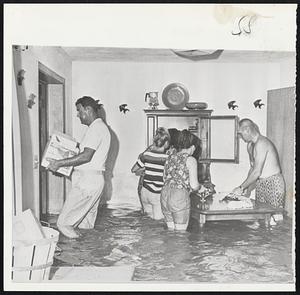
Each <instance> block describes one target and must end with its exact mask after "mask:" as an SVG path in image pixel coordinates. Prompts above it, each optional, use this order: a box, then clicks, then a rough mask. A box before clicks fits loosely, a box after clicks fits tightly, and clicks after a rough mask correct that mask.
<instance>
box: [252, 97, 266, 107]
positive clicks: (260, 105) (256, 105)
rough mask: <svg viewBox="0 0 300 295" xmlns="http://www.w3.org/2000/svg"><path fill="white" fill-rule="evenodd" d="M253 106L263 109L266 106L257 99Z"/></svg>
mask: <svg viewBox="0 0 300 295" xmlns="http://www.w3.org/2000/svg"><path fill="white" fill-rule="evenodd" d="M253 105H254V106H255V108H260V109H261V107H262V106H264V105H265V104H264V103H261V99H257V100H256V101H254V102H253Z"/></svg>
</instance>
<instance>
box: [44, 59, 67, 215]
mask: <svg viewBox="0 0 300 295" xmlns="http://www.w3.org/2000/svg"><path fill="white" fill-rule="evenodd" d="M40 73H42V74H43V75H44V76H46V78H47V79H46V80H47V81H43V83H44V84H61V85H62V88H63V95H62V99H63V104H62V105H63V110H62V120H63V132H65V131H66V95H65V78H63V77H61V76H59V75H58V74H57V73H55V72H54V71H53V70H51V69H49V68H48V67H46V66H45V65H44V64H42V63H41V62H38V83H40V82H41V80H40ZM45 82H46V83H45ZM39 97H40V94H39ZM46 102H47V106H46V112H47V114H48V111H49V109H48V97H47V98H46ZM46 121H47V122H46V126H47V131H48V124H49V118H48V115H47V118H46ZM38 126H39V127H38V130H39V143H38V144H39V156H40V155H42V153H43V151H41V148H40V132H41V131H40V117H39V119H38ZM41 160H42V159H41V158H40V162H41ZM48 173H49V172H48ZM38 175H39V189H38V191H39V208H40V210H39V211H40V212H39V217H40V219H42V215H43V208H42V194H41V192H42V188H41V168H40V167H39V172H38ZM63 179H64V180H63V199H64V200H65V198H66V179H65V178H63ZM47 186H48V180H47ZM46 198H48V192H47V196H46ZM47 213H48V212H47V208H46V214H47Z"/></svg>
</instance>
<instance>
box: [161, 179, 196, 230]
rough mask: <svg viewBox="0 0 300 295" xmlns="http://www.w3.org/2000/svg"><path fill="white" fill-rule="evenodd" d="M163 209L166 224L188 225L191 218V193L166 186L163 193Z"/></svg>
mask: <svg viewBox="0 0 300 295" xmlns="http://www.w3.org/2000/svg"><path fill="white" fill-rule="evenodd" d="M161 209H162V212H163V215H164V217H165V221H166V222H172V221H173V222H174V223H176V224H183V223H184V224H185V223H187V222H188V221H189V217H190V193H189V191H188V190H186V189H179V188H176V187H172V186H170V185H169V184H167V185H165V186H164V188H163V189H162V192H161Z"/></svg>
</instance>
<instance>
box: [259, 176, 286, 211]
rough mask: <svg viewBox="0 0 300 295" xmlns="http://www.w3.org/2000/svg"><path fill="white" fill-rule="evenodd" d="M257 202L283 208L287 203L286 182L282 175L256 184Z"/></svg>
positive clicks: (260, 180) (264, 179) (262, 179)
mask: <svg viewBox="0 0 300 295" xmlns="http://www.w3.org/2000/svg"><path fill="white" fill-rule="evenodd" d="M255 200H256V201H258V202H261V203H266V204H269V205H271V206H273V207H275V208H283V207H284V201H285V182H284V179H283V176H282V174H281V173H278V174H275V175H272V176H270V177H267V178H261V179H258V180H257V182H256V199H255Z"/></svg>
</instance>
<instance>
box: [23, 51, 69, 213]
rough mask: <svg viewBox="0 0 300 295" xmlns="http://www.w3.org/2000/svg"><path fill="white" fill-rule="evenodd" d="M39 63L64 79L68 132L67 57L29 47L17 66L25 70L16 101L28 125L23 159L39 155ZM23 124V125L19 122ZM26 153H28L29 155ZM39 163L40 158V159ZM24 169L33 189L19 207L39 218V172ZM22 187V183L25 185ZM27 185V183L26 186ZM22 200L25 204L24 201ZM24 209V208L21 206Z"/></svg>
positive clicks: (31, 165)
mask: <svg viewBox="0 0 300 295" xmlns="http://www.w3.org/2000/svg"><path fill="white" fill-rule="evenodd" d="M39 62H41V63H42V64H44V65H45V66H46V67H48V68H49V69H51V70H52V71H54V72H55V73H57V74H58V75H60V76H61V77H63V78H65V98H66V131H67V133H69V134H71V133H72V124H71V121H72V119H71V118H72V115H71V107H70V105H71V102H72V99H71V93H72V88H71V84H72V80H71V78H72V62H71V59H70V58H69V56H67V55H66V54H65V52H64V51H62V50H61V49H60V48H58V47H39V46H33V47H31V46H30V47H29V49H28V50H25V51H21V58H20V65H19V66H20V67H21V68H22V69H24V70H25V79H24V81H23V86H22V87H23V94H24V95H23V96H22V97H18V99H21V100H23V101H22V104H23V105H25V107H24V108H23V112H25V114H23V115H24V116H25V118H28V120H26V122H27V121H28V124H29V126H27V127H28V128H27V129H26V130H25V132H26V133H27V136H26V142H23V143H22V144H25V145H27V146H29V147H31V150H29V151H28V154H26V155H22V156H23V157H26V158H31V159H33V157H34V156H35V155H37V156H38V155H39V112H38V111H39V105H38V95H39V90H38V89H39V88H38V83H39V80H38V63H39ZM31 93H33V94H35V95H36V99H35V101H36V104H35V105H33V107H32V109H28V108H27V107H26V105H27V99H28V97H29V95H30V94H31ZM20 123H21V124H24V122H20ZM29 153H30V154H29ZM40 160H41V159H40ZM28 164H29V165H28V167H27V169H26V175H27V179H33V186H31V187H30V189H29V190H28V193H27V194H25V195H23V204H25V208H23V209H27V208H31V209H33V210H34V211H35V213H36V215H37V216H38V215H39V169H33V162H32V163H28ZM25 182H26V181H25ZM25 185H26V184H25ZM27 185H28V183H27ZM24 201H25V202H24ZM23 207H24V205H23Z"/></svg>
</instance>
